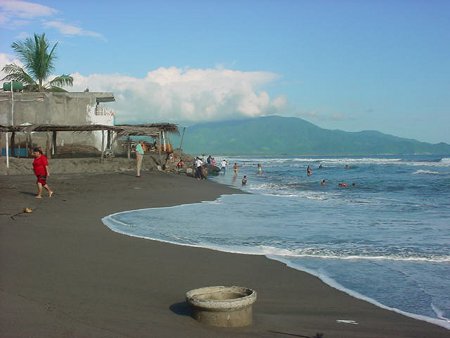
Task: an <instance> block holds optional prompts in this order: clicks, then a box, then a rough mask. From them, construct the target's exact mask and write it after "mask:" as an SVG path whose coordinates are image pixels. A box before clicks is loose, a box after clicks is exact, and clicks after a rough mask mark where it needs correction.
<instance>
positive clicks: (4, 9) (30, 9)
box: [0, 0, 104, 40]
mask: <svg viewBox="0 0 450 338" xmlns="http://www.w3.org/2000/svg"><path fill="white" fill-rule="evenodd" d="M57 14H59V12H58V10H56V9H54V8H51V7H48V6H44V5H41V4H37V3H34V2H28V1H17V0H0V26H3V27H7V28H18V27H24V26H27V25H29V24H31V23H33V21H35V20H36V19H40V20H42V18H52V19H50V20H45V21H43V22H42V25H43V27H45V28H53V29H56V30H57V31H59V32H60V33H61V34H63V35H69V36H75V35H77V36H89V37H94V38H100V39H102V40H104V37H103V36H102V35H101V34H100V33H97V32H93V31H89V30H86V29H83V28H81V27H78V26H75V25H72V24H69V23H66V22H65V21H64V20H62V19H53V18H55V16H56V15H57Z"/></svg>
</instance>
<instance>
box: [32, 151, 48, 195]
mask: <svg viewBox="0 0 450 338" xmlns="http://www.w3.org/2000/svg"><path fill="white" fill-rule="evenodd" d="M33 157H34V160H33V171H34V174H35V175H36V177H37V182H36V184H37V188H38V192H37V195H36V198H42V188H45V189H46V190H47V191H48V197H52V195H53V191H52V190H51V189H50V187H49V186H48V184H47V177H49V176H50V171H49V169H48V159H47V156H45V155H44V154H43V153H42V150H41V149H40V148H34V149H33Z"/></svg>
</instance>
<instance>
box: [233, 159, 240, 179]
mask: <svg viewBox="0 0 450 338" xmlns="http://www.w3.org/2000/svg"><path fill="white" fill-rule="evenodd" d="M233 172H234V176H237V174H238V172H239V166H238V164H237V163H236V162H235V163H234V165H233Z"/></svg>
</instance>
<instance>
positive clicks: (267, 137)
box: [172, 116, 450, 155]
mask: <svg viewBox="0 0 450 338" xmlns="http://www.w3.org/2000/svg"><path fill="white" fill-rule="evenodd" d="M172 141H173V143H174V146H175V147H179V145H180V139H179V138H177V139H172ZM182 147H183V150H184V151H185V152H187V153H191V154H222V155H387V154H390V155H396V154H440V155H445V154H450V145H449V144H446V143H438V144H430V143H425V142H419V141H417V140H413V139H405V138H401V137H396V136H392V135H387V134H383V133H380V132H377V131H361V132H345V131H341V130H328V129H323V128H320V127H318V126H316V125H314V124H312V123H310V122H307V121H305V120H303V119H300V118H295V117H280V116H268V117H259V118H251V119H245V120H236V121H222V122H210V123H202V124H196V125H193V126H191V127H188V128H186V132H185V135H184V139H183V146H182Z"/></svg>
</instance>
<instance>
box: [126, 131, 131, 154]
mask: <svg viewBox="0 0 450 338" xmlns="http://www.w3.org/2000/svg"><path fill="white" fill-rule="evenodd" d="M127 148H128V149H127V152H128V159H131V140H130V137H129V136H128V137H127Z"/></svg>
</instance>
